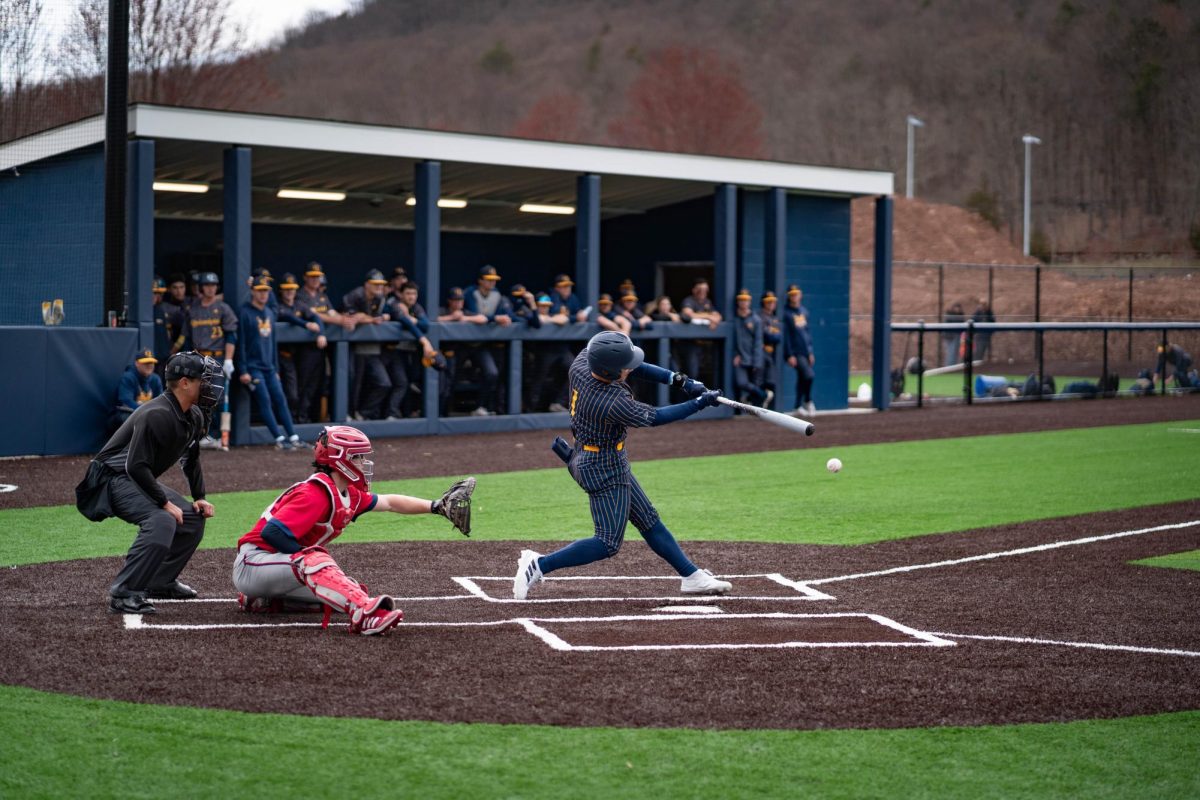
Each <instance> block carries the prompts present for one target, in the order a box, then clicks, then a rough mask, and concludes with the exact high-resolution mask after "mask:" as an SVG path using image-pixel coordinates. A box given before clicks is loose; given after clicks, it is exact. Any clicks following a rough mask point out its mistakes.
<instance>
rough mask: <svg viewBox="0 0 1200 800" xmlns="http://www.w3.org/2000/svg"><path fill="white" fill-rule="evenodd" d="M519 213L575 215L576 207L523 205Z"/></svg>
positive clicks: (539, 204)
mask: <svg viewBox="0 0 1200 800" xmlns="http://www.w3.org/2000/svg"><path fill="white" fill-rule="evenodd" d="M517 210H518V211H524V212H526V213H527V214H574V213H575V206H548V205H544V204H541V203H523V204H522V205H521V207H520V208H518V209H517Z"/></svg>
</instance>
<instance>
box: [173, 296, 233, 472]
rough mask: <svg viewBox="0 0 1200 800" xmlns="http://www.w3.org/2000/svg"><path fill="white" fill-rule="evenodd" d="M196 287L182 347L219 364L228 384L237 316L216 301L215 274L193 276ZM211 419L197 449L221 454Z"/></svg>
mask: <svg viewBox="0 0 1200 800" xmlns="http://www.w3.org/2000/svg"><path fill="white" fill-rule="evenodd" d="M196 283H197V285H198V286H199V287H200V297H199V299H197V300H196V301H195V302H194V303H192V304H191V305H190V306H188V309H187V323H186V325H185V332H186V336H187V345H185V346H186V347H187V349H189V350H195V351H196V352H197V353H199V354H200V355H202V356H208V357H209V358H212V359H216V360H217V361H219V362H221V371H222V372H223V373H224V374H225V381H226V383H228V381H229V379H230V378H231V377H232V376H233V354H234V351H235V350H236V348H237V335H238V334H237V330H238V322H237V314H235V313H233V309H232V308H230V307H229V304H228V303H226V302H225V301H224V300H218V299H217V286H218V285H219V284H220V281H219V280H218V279H217V273H215V272H201V273H200V274H199V275H197V276H196ZM211 416H212V420H211V421H210V423H209V432H208V435H207V436H205V437H204V438H203V439H201V440H200V446H201V447H203V448H204V449H206V450H220V449H221V434H220V431H219V430H217V426H218V425H219V424H220V420H219V419H218V416H217V415H216V414H213V415H211Z"/></svg>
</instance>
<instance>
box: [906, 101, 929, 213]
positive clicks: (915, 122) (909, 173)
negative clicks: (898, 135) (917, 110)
mask: <svg viewBox="0 0 1200 800" xmlns="http://www.w3.org/2000/svg"><path fill="white" fill-rule="evenodd" d="M905 121H906V122H907V123H908V168H907V169H906V170H905V171H904V196H905V197H912V195H913V162H914V161H915V160H916V154H915V153H914V152H913V145H914V144H915V139H916V136H915V134H914V133H913V128H923V127H925V123H924V122H921V120H919V119H917V118H916V117H914V116H913V115H912V114H909V115H908V119H907V120H905Z"/></svg>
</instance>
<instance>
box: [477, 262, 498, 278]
mask: <svg viewBox="0 0 1200 800" xmlns="http://www.w3.org/2000/svg"><path fill="white" fill-rule="evenodd" d="M479 280H481V281H498V280H500V276H499V275H497V274H496V268H495V267H493V266H492V265H491V264H487V265H485V266H482V267H480V268H479Z"/></svg>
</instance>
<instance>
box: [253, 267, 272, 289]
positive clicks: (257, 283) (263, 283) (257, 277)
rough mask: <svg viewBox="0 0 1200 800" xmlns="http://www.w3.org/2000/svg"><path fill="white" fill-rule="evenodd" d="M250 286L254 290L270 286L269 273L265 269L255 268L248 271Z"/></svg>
mask: <svg viewBox="0 0 1200 800" xmlns="http://www.w3.org/2000/svg"><path fill="white" fill-rule="evenodd" d="M250 288H251V289H254V290H255V291H257V290H259V289H270V288H271V273H270V272H268V271H267V270H265V269H256V270H254V272H251V273H250Z"/></svg>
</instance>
